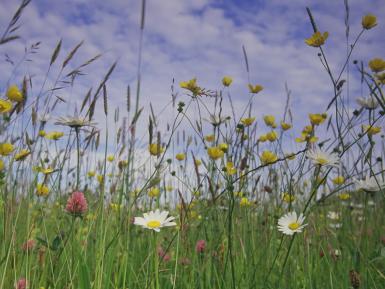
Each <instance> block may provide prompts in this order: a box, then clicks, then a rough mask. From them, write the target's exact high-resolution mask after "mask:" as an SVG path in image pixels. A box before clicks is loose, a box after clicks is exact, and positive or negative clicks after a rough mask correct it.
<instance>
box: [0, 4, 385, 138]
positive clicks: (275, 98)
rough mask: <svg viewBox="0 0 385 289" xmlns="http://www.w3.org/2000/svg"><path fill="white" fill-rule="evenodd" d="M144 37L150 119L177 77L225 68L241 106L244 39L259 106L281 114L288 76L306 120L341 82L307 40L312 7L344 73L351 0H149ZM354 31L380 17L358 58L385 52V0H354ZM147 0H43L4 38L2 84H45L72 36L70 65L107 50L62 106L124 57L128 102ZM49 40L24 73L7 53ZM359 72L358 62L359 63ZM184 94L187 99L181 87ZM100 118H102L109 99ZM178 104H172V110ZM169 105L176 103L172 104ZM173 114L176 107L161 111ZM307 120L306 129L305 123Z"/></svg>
mask: <svg viewBox="0 0 385 289" xmlns="http://www.w3.org/2000/svg"><path fill="white" fill-rule="evenodd" d="M19 3H20V1H16V0H1V1H0V31H3V30H4V29H5V27H6V25H7V23H8V22H9V20H10V18H11V15H12V14H13V13H14V11H15V10H16V9H17V7H18V5H19ZM146 4H147V5H146V18H145V29H144V38H143V63H142V90H141V100H140V102H141V103H140V106H145V107H146V111H145V116H144V119H145V120H147V117H148V114H149V110H148V104H149V103H150V102H151V103H152V105H153V106H154V110H155V113H159V112H160V111H162V109H163V108H164V107H165V106H166V105H167V104H168V103H169V102H170V100H171V89H170V87H171V84H172V80H173V79H175V82H176V83H177V84H178V83H179V82H180V81H183V80H188V79H191V78H193V77H197V79H198V84H199V85H201V86H203V87H205V88H207V89H212V90H215V89H219V88H221V84H220V80H221V78H222V77H223V76H224V75H230V76H232V77H233V79H234V83H233V85H232V86H231V87H230V90H229V91H230V93H231V95H232V97H233V99H234V105H235V107H236V109H237V110H238V111H239V112H241V111H242V108H243V107H244V106H245V104H246V103H247V101H248V99H249V97H250V95H249V93H248V90H247V87H246V86H247V83H248V75H247V72H246V69H245V62H244V57H243V52H242V46H244V47H245V49H246V51H247V55H248V60H249V66H250V82H251V83H253V84H254V83H255V84H257V83H258V84H262V85H263V86H264V88H265V89H264V91H263V92H261V93H260V94H258V95H257V96H255V98H254V105H253V112H252V114H253V115H255V116H257V118H258V119H259V120H260V119H261V118H262V116H263V115H264V114H266V113H272V114H275V115H276V116H277V118H280V117H281V116H282V113H283V109H284V103H285V98H286V93H285V83H287V85H288V86H289V88H290V90H291V91H292V100H291V107H292V110H293V113H294V124H296V123H298V124H300V123H301V122H303V119H304V116H305V117H306V114H307V113H308V112H314V113H316V112H322V111H323V110H324V109H325V108H326V105H327V103H328V101H329V100H330V99H331V97H332V86H331V85H330V81H329V79H328V76H327V74H326V72H325V71H324V70H323V67H322V65H321V63H320V61H319V59H318V57H317V53H318V49H316V48H312V47H308V46H306V45H305V44H304V39H305V38H307V37H309V36H310V35H311V34H312V28H311V25H310V23H309V19H308V16H307V13H306V10H305V7H306V6H309V7H310V8H311V9H312V12H313V15H314V17H315V20H316V22H317V25H318V28H319V30H320V31H329V35H330V36H329V39H328V41H327V43H326V45H325V52H326V55H327V57H328V60H329V63H330V64H331V68H332V70H333V73H334V74H337V73H339V70H340V69H341V67H342V65H343V63H344V61H345V56H346V50H347V48H346V44H347V42H346V37H345V25H344V18H345V7H344V1H343V0H339V1H324V0H314V1H305V0H293V1H279V0H254V1H252V0H237V1H236V0H227V1H225V0H222V1H214V0H194V1H187V0H163V1H159V0H147V1H146ZM349 7H350V14H349V19H350V20H349V21H350V39H349V44H350V43H351V42H352V41H353V40H354V38H355V37H356V35H357V34H358V33H359V32H360V30H361V17H362V15H364V14H367V13H373V14H375V15H377V16H378V19H379V21H378V22H379V24H378V26H377V27H376V28H374V29H372V30H370V31H366V32H365V33H364V35H363V36H362V39H361V42H360V43H359V45H358V46H357V49H356V50H355V52H354V53H353V56H352V60H353V59H358V60H363V61H364V63H367V61H368V60H369V59H371V58H373V57H376V56H377V57H383V56H384V54H383V53H384V50H383V48H384V44H385V38H384V36H383V35H384V34H383V31H385V24H384V21H383V19H384V16H385V5H384V2H383V0H351V1H349ZM140 16H141V1H139V0H109V1H104V0H92V1H91V0H68V1H59V0H33V1H32V2H31V4H30V5H29V6H28V7H27V8H26V10H25V13H24V14H23V17H22V19H21V21H20V23H21V24H22V26H21V27H20V29H19V31H18V34H19V35H20V36H21V37H22V38H21V39H20V40H18V41H17V42H12V43H10V44H8V45H3V46H0V57H1V61H0V71H1V72H2V73H1V75H2V77H1V79H0V92H1V93H3V92H4V91H5V89H6V85H7V83H20V79H21V75H24V74H28V75H31V76H32V77H33V80H34V81H35V83H37V85H35V86H34V89H33V90H32V94H35V95H36V94H37V93H39V91H40V87H39V84H41V82H42V80H43V76H44V75H45V73H46V71H47V68H48V64H49V59H50V57H51V55H52V51H53V50H54V48H55V46H56V43H57V42H58V41H59V40H60V39H62V40H63V49H62V51H61V53H60V55H59V58H58V63H59V64H60V62H62V61H63V60H64V58H65V56H66V55H67V54H68V52H69V51H70V50H71V49H72V48H73V47H74V46H75V45H76V44H77V43H79V42H80V41H82V40H84V45H83V46H82V47H81V49H80V50H79V53H78V54H77V55H76V56H75V58H74V60H73V62H72V63H71V65H69V67H68V68H67V70H66V71H67V72H68V71H70V70H71V69H73V68H75V67H76V66H77V65H79V64H81V63H83V62H84V61H85V60H88V59H90V58H91V57H93V56H95V55H97V54H99V53H102V54H103V56H102V58H100V59H99V60H98V61H96V62H95V63H93V64H92V65H90V66H89V67H88V68H87V69H85V70H84V72H85V73H86V75H84V76H82V77H81V78H79V80H78V81H77V82H76V84H75V86H74V87H73V88H71V89H65V90H63V91H61V92H60V93H59V92H58V94H59V95H60V97H62V98H64V99H65V100H66V101H67V103H66V104H64V103H63V104H60V109H61V110H60V111H61V112H63V113H70V112H71V111H73V108H74V106H75V105H77V106H79V105H80V103H81V101H82V99H83V97H84V96H85V94H86V92H87V91H88V89H89V88H91V87H94V89H95V88H96V86H97V85H98V83H99V82H100V81H101V79H102V78H103V76H104V75H105V73H106V71H107V70H108V68H109V67H110V66H111V64H112V63H113V62H114V61H116V60H117V61H118V65H117V67H116V70H115V71H114V73H113V75H112V76H111V78H110V80H109V81H108V84H107V87H108V91H109V104H110V107H111V110H113V108H114V107H121V113H122V115H123V114H124V111H125V110H124V108H125V107H126V87H127V85H130V86H131V87H132V90H133V91H134V90H135V87H136V75H137V67H138V65H137V63H138V60H137V59H138V50H139V31H140V29H139V26H140ZM37 41H41V45H40V48H39V50H38V53H36V54H34V55H31V56H30V57H28V58H31V59H32V62H29V61H24V62H22V63H21V64H20V65H19V66H18V68H17V70H16V72H15V71H14V69H13V67H12V66H11V65H10V63H8V62H6V61H5V54H6V53H7V54H8V55H9V56H10V57H11V58H12V60H13V61H14V62H15V63H18V62H19V61H20V59H22V57H23V53H24V49H25V47H29V46H30V45H31V44H33V43H35V42H37ZM58 67H59V65H58V66H57V67H56V68H52V70H51V71H50V76H49V79H48V85H47V88H49V84H50V83H52V81H53V80H54V79H55V78H56V75H57V73H58ZM351 70H352V71H353V70H354V67H353V65H352V66H351ZM357 80H358V78H357V75H355V74H354V73H353V74H352V75H351V77H350V83H349V88H350V95H351V97H352V99H354V98H356V97H358V96H360V95H361V93H362V94H365V93H367V92H366V91H365V90H364V91H363V92H361V90H360V83H359V81H357ZM176 91H177V92H179V95H178V98H179V99H180V100H184V101H186V99H187V98H186V96H183V92H182V90H181V89H180V88H179V86H178V85H176ZM98 108H99V110H98V114H97V117H98V118H99V117H100V116H101V111H102V104H101V103H100V105H99V106H98ZM168 109H170V111H172V108H171V107H170V108H168ZM166 111H167V110H166ZM160 118H161V121H162V118H163V119H165V122H167V121H168V120H169V119H170V114H162V116H160ZM300 129H301V128H300V127H299V126H298V128H297V130H298V131H300Z"/></svg>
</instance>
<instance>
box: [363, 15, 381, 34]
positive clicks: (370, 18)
mask: <svg viewBox="0 0 385 289" xmlns="http://www.w3.org/2000/svg"><path fill="white" fill-rule="evenodd" d="M361 24H362V28H364V29H368V30H369V29H371V28H373V27H374V26H376V25H377V17H376V16H374V15H373V14H367V15H365V16H364V17H362V21H361Z"/></svg>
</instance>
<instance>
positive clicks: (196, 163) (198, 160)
mask: <svg viewBox="0 0 385 289" xmlns="http://www.w3.org/2000/svg"><path fill="white" fill-rule="evenodd" d="M194 163H195V165H196V166H197V167H199V166H200V165H201V164H202V161H201V160H200V159H195V162H194Z"/></svg>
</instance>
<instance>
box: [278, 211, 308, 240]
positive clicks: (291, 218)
mask: <svg viewBox="0 0 385 289" xmlns="http://www.w3.org/2000/svg"><path fill="white" fill-rule="evenodd" d="M304 221H305V217H304V215H303V214H302V213H301V214H300V215H299V217H297V213H296V212H290V213H287V214H286V215H284V216H282V217H281V218H279V220H278V231H281V232H282V233H284V234H285V235H293V234H294V233H301V232H302V229H303V228H305V227H306V226H307V224H303V222H304Z"/></svg>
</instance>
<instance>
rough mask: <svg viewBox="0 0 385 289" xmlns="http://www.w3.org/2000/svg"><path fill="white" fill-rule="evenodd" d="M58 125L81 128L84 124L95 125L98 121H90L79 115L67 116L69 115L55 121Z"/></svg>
mask: <svg viewBox="0 0 385 289" xmlns="http://www.w3.org/2000/svg"><path fill="white" fill-rule="evenodd" d="M55 124H57V125H66V126H69V127H72V128H80V127H83V126H92V127H94V126H95V125H96V123H94V122H92V121H89V120H87V119H85V118H81V117H79V116H77V115H75V116H67V117H60V118H58V119H57V121H56V122H55Z"/></svg>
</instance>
